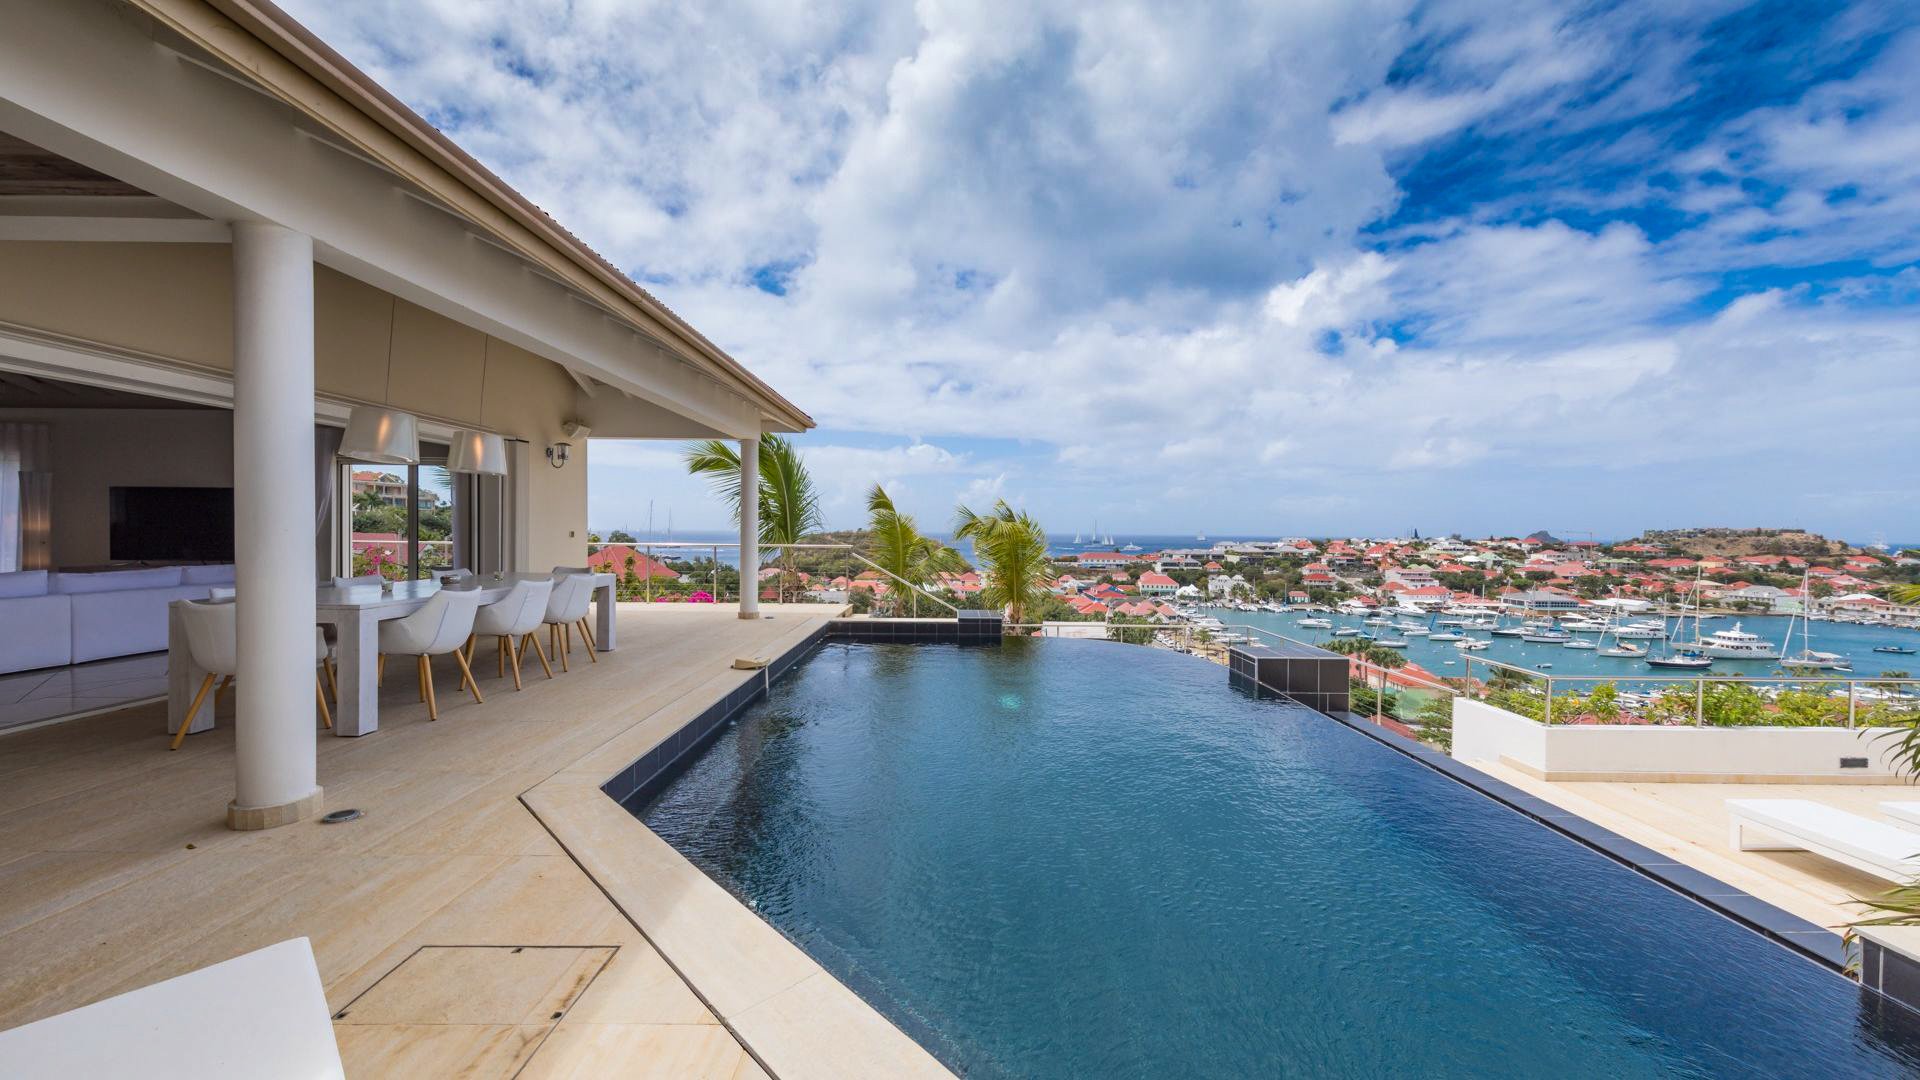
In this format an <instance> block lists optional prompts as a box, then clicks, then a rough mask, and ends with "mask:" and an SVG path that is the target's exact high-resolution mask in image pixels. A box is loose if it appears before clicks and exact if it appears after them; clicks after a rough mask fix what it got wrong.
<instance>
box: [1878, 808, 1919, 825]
mask: <svg viewBox="0 0 1920 1080" xmlns="http://www.w3.org/2000/svg"><path fill="white" fill-rule="evenodd" d="M1880 812H1881V813H1883V814H1885V815H1887V816H1888V817H1890V818H1892V819H1894V820H1895V821H1898V822H1899V823H1900V824H1902V825H1920V802H1883V803H1881V804H1880Z"/></svg>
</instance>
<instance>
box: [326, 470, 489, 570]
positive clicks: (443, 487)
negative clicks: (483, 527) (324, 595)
mask: <svg viewBox="0 0 1920 1080" xmlns="http://www.w3.org/2000/svg"><path fill="white" fill-rule="evenodd" d="M420 458H421V464H419V465H366V464H361V463H357V462H347V463H345V464H344V465H343V467H342V468H343V471H344V472H345V473H346V474H347V475H346V478H345V479H346V488H347V490H348V491H349V492H351V495H350V497H349V500H348V508H349V510H350V512H351V515H352V517H351V522H350V528H349V532H350V539H349V550H350V551H351V552H352V559H351V563H352V565H351V567H350V569H349V573H350V574H351V575H352V576H355V577H358V576H361V575H364V574H379V575H381V576H382V577H385V578H388V579H389V580H393V581H401V580H405V579H407V578H422V577H427V576H430V575H431V574H432V572H433V571H435V570H446V569H451V568H453V567H455V566H459V565H461V564H460V562H459V561H458V558H459V553H458V552H457V551H456V550H455V546H454V525H453V523H454V518H455V515H456V514H458V513H459V507H458V506H457V505H456V503H457V502H458V501H459V492H460V488H461V485H458V484H455V483H454V482H453V477H452V476H451V475H450V474H449V473H448V472H447V467H446V463H447V448H446V446H445V445H444V444H442V443H431V442H425V441H422V442H421V443H420Z"/></svg>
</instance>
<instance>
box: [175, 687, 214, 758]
mask: <svg viewBox="0 0 1920 1080" xmlns="http://www.w3.org/2000/svg"><path fill="white" fill-rule="evenodd" d="M213 679H214V675H213V672H211V671H209V672H207V677H206V678H205V679H202V680H200V692H199V693H197V694H195V695H193V704H191V705H189V706H187V715H186V716H185V717H183V718H182V719H181V721H180V730H179V731H176V732H174V733H173V742H172V744H171V745H169V746H168V747H167V749H169V750H178V749H180V742H181V740H183V739H185V738H186V737H187V729H188V728H190V727H192V726H193V718H194V717H196V716H199V715H200V703H201V702H202V701H205V700H207V691H209V690H211V689H213Z"/></svg>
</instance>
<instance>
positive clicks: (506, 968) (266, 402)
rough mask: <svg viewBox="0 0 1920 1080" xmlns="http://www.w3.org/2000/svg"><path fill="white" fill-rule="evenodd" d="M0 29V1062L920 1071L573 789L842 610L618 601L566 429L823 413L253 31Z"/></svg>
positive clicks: (220, 15)
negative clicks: (376, 569) (382, 562)
mask: <svg viewBox="0 0 1920 1080" xmlns="http://www.w3.org/2000/svg"><path fill="white" fill-rule="evenodd" d="M0 25H3V26H4V27H5V32H4V33H0V691H5V693H4V694H0V802H4V804H5V806H6V816H7V821H8V828H7V840H6V842H5V844H4V854H0V865H4V866H5V869H4V870H0V1073H7V1074H10V1075H12V1074H16V1068H18V1069H20V1070H24V1071H22V1072H20V1073H18V1074H20V1075H27V1074H38V1075H73V1076H80V1075H98V1074H100V1070H101V1069H103V1068H108V1067H111V1068H113V1069H115V1070H120V1069H124V1068H126V1067H127V1062H129V1061H140V1062H143V1063H146V1064H147V1065H149V1066H150V1067H151V1068H153V1069H154V1070H156V1072H155V1073H154V1074H156V1075H158V1074H164V1075H212V1074H225V1073H222V1072H221V1070H220V1068H216V1067H215V1066H214V1065H213V1064H212V1063H214V1062H218V1061H225V1062H228V1063H229V1065H228V1066H226V1068H229V1069H230V1068H231V1064H230V1063H231V1062H233V1061H245V1062H248V1067H249V1068H250V1069H252V1070H253V1072H252V1074H253V1075H302V1076H313V1077H322V1076H339V1075H342V1074H343V1072H351V1073H353V1074H355V1075H368V1076H373V1075H388V1076H406V1075H413V1076H427V1075H456V1074H458V1075H499V1076H508V1075H514V1074H516V1073H518V1072H520V1070H522V1069H525V1068H526V1067H527V1066H528V1063H529V1062H533V1063H534V1064H535V1068H536V1069H545V1070H546V1071H547V1072H549V1073H553V1074H573V1073H575V1072H576V1071H577V1072H578V1073H580V1074H596V1073H604V1072H605V1071H607V1070H612V1071H615V1072H624V1071H628V1065H631V1064H634V1063H648V1062H651V1063H653V1065H654V1066H656V1067H657V1066H659V1063H661V1062H680V1063H681V1065H680V1067H679V1068H678V1069H676V1070H674V1071H675V1072H676V1074H686V1075H692V1074H698V1075H721V1076H748V1075H765V1073H763V1072H762V1071H761V1070H762V1067H763V1066H764V1067H766V1068H769V1069H772V1070H775V1071H777V1072H778V1073H779V1074H780V1075H786V1076H803V1075H822V1076H826V1075H837V1076H847V1075H860V1074H864V1075H874V1076H901V1075H942V1074H944V1070H941V1069H940V1068H939V1066H938V1065H937V1063H936V1062H934V1060H933V1059H932V1058H931V1057H929V1056H928V1055H927V1054H926V1053H925V1051H923V1050H921V1049H920V1048H919V1047H918V1046H917V1045H915V1044H914V1043H913V1042H912V1041H911V1040H909V1039H907V1038H906V1037H905V1036H903V1035H901V1034H900V1032H899V1031H898V1030H897V1029H895V1028H894V1027H893V1026H892V1025H891V1024H889V1023H888V1022H887V1021H885V1020H884V1019H882V1018H881V1017H880V1016H879V1014H877V1013H875V1012H874V1011H873V1010H871V1009H870V1008H868V1007H866V1006H865V1005H864V1004H863V1003H861V1002H860V1001H859V999H858V998H855V997H854V996H853V995H852V994H850V993H848V992H847V991H845V989H844V988H843V987H840V985H839V984H838V983H837V982H835V981H834V980H833V979H832V977H831V976H828V975H826V974H825V972H824V971H822V970H821V969H820V968H819V967H818V965H816V964H814V963H813V962H812V961H811V959H810V958H807V957H806V956H805V955H804V954H802V953H800V952H799V951H798V950H797V949H795V948H794V947H793V946H792V945H791V944H790V943H788V942H786V940H785V939H784V938H781V937H780V936H779V934H778V933H777V932H775V931H773V930H772V929H771V928H770V927H768V926H767V925H766V924H765V923H764V922H762V921H761V920H759V919H758V918H757V917H754V916H753V915H752V914H751V913H750V912H748V911H747V910H746V909H745V908H744V907H742V906H741V905H739V904H738V903H736V902H734V901H733V900H732V899H731V897H728V896H727V895H726V894H725V893H724V892H723V891H721V890H719V889H718V887H717V886H714V885H713V884H712V883H711V882H710V881H709V880H708V879H706V878H705V877H704V876H702V875H701V874H700V873H699V872H698V871H697V870H695V869H694V868H693V867H692V866H691V864H688V863H686V862H685V860H684V859H680V858H679V857H678V856H677V855H675V854H673V853H672V852H671V851H670V850H669V851H666V852H662V851H661V850H660V849H661V848H662V847H664V845H661V844H660V843H659V842H658V841H657V838H653V837H652V834H651V833H650V832H648V830H647V829H646V828H645V827H644V826H642V825H641V824H640V823H639V822H638V820H637V819H634V818H633V817H632V816H631V815H629V814H628V813H627V812H626V811H625V810H624V809H622V808H621V806H620V805H619V804H618V803H616V802H615V801H614V799H613V798H610V797H608V795H607V794H605V793H603V790H602V787H601V785H602V784H608V783H612V782H613V780H617V779H618V778H619V776H620V775H622V770H624V769H626V768H627V766H628V765H629V763H632V762H635V761H637V760H639V759H640V757H641V756H642V755H645V754H646V753H647V752H648V750H649V748H654V749H661V748H662V747H663V746H664V744H663V740H664V739H667V738H668V737H672V736H675V732H676V730H678V725H681V724H684V723H686V722H687V719H686V716H684V715H681V714H676V713H675V712H674V710H675V709H682V710H684V709H686V708H693V709H694V710H695V712H696V713H697V712H698V710H699V709H700V708H702V707H704V706H705V704H706V703H709V702H719V701H722V700H725V699H727V698H728V696H729V695H737V694H738V693H740V692H741V688H742V687H748V686H750V685H754V684H753V680H754V679H755V678H756V677H757V673H756V672H753V671H751V670H736V661H737V660H738V659H739V658H741V657H747V658H751V657H755V656H764V655H767V654H769V653H770V652H771V653H772V654H773V655H779V654H780V652H781V651H782V650H788V649H791V648H793V647H794V642H796V641H802V640H805V638H806V635H808V634H810V633H818V632H819V631H820V630H821V629H823V628H824V627H825V626H826V618H827V617H828V616H831V615H834V614H837V613H839V612H840V611H841V610H843V609H842V608H840V607H838V606H823V605H816V606H811V607H809V606H806V605H781V606H779V607H778V608H777V609H775V610H770V611H768V612H762V611H761V609H760V605H759V601H758V599H757V597H756V595H755V590H753V589H751V588H749V589H745V590H742V594H741V596H740V598H739V602H738V607H737V609H732V608H728V607H723V606H719V605H712V604H708V605H696V604H673V605H632V604H622V605H619V609H618V610H617V611H616V610H615V606H614V605H613V603H612V599H613V597H612V588H611V575H605V574H602V575H598V576H596V575H593V574H592V573H590V572H588V571H587V570H586V569H585V566H586V563H587V462H588V459H589V457H590V456H591V454H592V450H591V446H590V444H589V442H588V437H589V435H591V436H592V437H593V438H595V439H599V438H609V437H610V438H650V439H674V440H681V439H688V438H717V439H725V440H731V441H735V442H737V444H738V446H739V448H740V450H741V457H742V459H743V472H744V473H745V476H744V477H743V481H744V482H745V483H746V484H747V485H749V487H751V486H752V485H753V484H755V482H756V481H755V476H754V473H755V468H756V463H757V460H758V455H757V450H758V445H759V440H760V438H761V436H762V435H763V434H764V433H769V432H800V431H805V430H807V429H808V428H810V427H811V426H812V421H811V419H810V418H809V417H808V416H807V414H806V413H805V412H803V411H801V409H800V408H799V407H798V406H796V405H795V404H794V403H793V402H791V401H789V400H788V399H787V398H786V397H784V396H783V395H782V394H781V393H779V392H777V391H776V390H775V389H774V388H772V387H770V386H768V385H767V384H766V383H764V382H762V381H761V380H760V379H759V378H757V377H756V376H755V375H754V374H753V373H752V372H751V371H749V370H748V369H747V368H746V367H745V366H743V365H742V364H741V363H740V362H739V361H738V360H736V359H735V358H733V357H732V356H730V355H728V354H727V352H726V351H725V350H724V349H722V348H721V347H720V346H719V345H717V344H715V342H714V340H713V339H712V338H710V337H708V336H707V335H705V334H703V333H701V332H700V331H699V330H697V329H695V328H694V327H693V326H691V325H689V324H688V323H687V322H686V321H685V320H684V319H682V318H680V317H679V316H678V315H676V314H675V313H674V312H672V311H670V310H668V309H667V308H666V307H665V306H664V305H663V304H661V303H660V302H659V301H658V300H657V299H655V298H654V297H653V296H651V295H649V294H648V293H647V292H646V291H645V290H643V289H641V288H640V287H639V286H638V285H636V284H635V283H634V282H633V281H632V280H630V279H629V278H628V277H627V276H626V274H625V273H623V272H622V270H621V269H620V268H618V267H616V266H614V265H612V264H611V263H609V262H608V261H607V260H605V259H603V258H601V257H600V256H599V255H597V254H595V252H593V251H592V250H591V249H589V248H588V247H587V246H586V245H585V244H584V243H582V241H581V240H580V239H579V238H577V237H575V236H574V235H573V234H572V233H570V232H568V231H567V230H566V229H565V228H563V227H562V226H561V225H560V224H559V223H558V222H556V221H554V220H553V219H552V218H550V217H548V216H547V215H546V214H545V213H543V212H542V211H541V210H540V209H539V208H538V207H536V206H535V205H534V204H533V203H532V202H531V201H529V199H528V198H527V197H526V196H524V195H522V194H521V193H519V192H517V191H515V190H514V189H513V188H512V187H510V186H508V185H507V184H506V183H505V182H504V181H502V180H501V179H500V178H499V177H498V176H496V175H494V174H493V173H491V172H489V171H488V170H487V169H486V168H485V167H484V166H482V165H481V164H480V163H479V162H477V161H476V160H474V158H472V157H471V156H469V155H468V154H467V153H465V152H464V151H462V150H461V149H460V148H459V147H458V146H456V145H454V144H453V143H452V142H451V141H449V140H448V139H447V138H446V137H445V136H443V135H442V134H441V133H440V132H439V131H437V130H436V129H435V128H434V126H433V125H432V124H430V123H428V122H427V121H426V120H424V119H423V118H421V117H420V116H419V115H417V114H415V113H414V112H412V111H411V110H410V109H408V108H407V107H406V106H405V105H403V104H402V103H401V102H399V101H398V100H397V99H395V98H394V96H393V95H392V94H390V93H388V92H387V91H385V90H384V89H382V88H381V87H379V86H377V85H375V84H374V83H373V82H372V81H371V80H369V79H368V77H367V76H366V75H364V74H363V73H361V72H360V71H359V70H357V69H356V68H354V67H353V66H352V65H351V64H349V63H348V62H347V61H345V60H344V59H342V58H341V57H340V56H339V55H338V54H337V53H335V52H334V51H333V50H331V49H330V48H329V47H328V46H327V45H326V44H325V43H324V42H322V41H320V40H318V39H317V38H316V37H314V36H313V35H312V34H311V33H310V32H308V31H307V30H306V29H305V28H303V27H301V26H300V25H298V24H297V23H295V22H294V21H293V20H292V19H290V18H289V17H287V16H286V15H285V14H284V13H282V12H280V11H279V10H278V9H276V8H274V7H273V6H272V5H271V4H266V3H256V2H251V0H63V2H51V0H37V2H36V0H3V2H0ZM356 469H358V470H375V471H378V472H380V473H386V474H391V475H392V476H394V477H396V478H398V479H399V480H400V481H401V482H403V483H404V485H406V487H408V488H410V489H411V490H412V492H413V494H414V497H413V498H408V497H407V495H406V493H405V492H404V491H403V492H402V493H401V495H400V497H399V499H398V502H397V504H395V505H397V506H399V507H400V508H402V509H403V510H408V509H409V508H411V510H410V512H409V513H408V515H407V522H408V523H407V529H408V530H410V531H411V530H415V529H417V516H418V515H417V513H415V512H411V511H417V508H418V505H419V503H420V501H421V499H420V497H419V492H420V491H421V485H422V483H423V480H422V473H423V472H426V471H429V470H431V471H433V474H434V475H435V476H436V477H437V476H440V475H441V474H440V472H439V470H441V469H444V470H446V472H445V475H446V476H447V477H449V478H450V484H451V503H452V515H453V522H454V524H453V530H452V537H451V539H450V540H449V541H448V542H447V546H446V548H445V549H444V550H445V551H446V553H447V554H448V557H447V558H446V560H445V563H444V564H442V565H432V566H429V565H421V564H420V556H419V555H418V554H415V555H413V556H410V557H409V558H410V560H411V561H409V562H408V563H407V564H406V565H404V566H388V567H386V568H384V570H383V571H382V572H383V574H384V576H385V577H386V578H387V579H388V580H389V583H390V584H389V585H388V586H384V587H383V586H382V585H381V584H380V583H379V580H378V579H377V578H375V579H372V580H371V581H370V582H368V583H356V582H352V581H343V582H336V580H335V579H347V578H352V577H354V576H355V575H356V574H357V573H358V572H360V571H361V570H363V569H364V567H362V566H360V565H357V564H356V561H355V559H354V556H353V550H352V545H351V544H350V543H349V534H350V531H351V526H350V518H351V503H352V499H351V498H350V493H351V485H352V480H351V474H352V472H353V471H355V470H356ZM389 486H392V485H389ZM429 505H430V506H431V505H434V504H431V503H429ZM753 510H754V501H753V500H751V499H749V500H747V505H746V511H747V512H746V513H745V514H744V515H743V517H744V519H745V520H743V521H742V522H741V529H740V541H739V561H740V564H741V567H742V571H743V573H742V576H741V579H742V580H744V581H748V582H751V581H754V580H757V577H758V574H757V573H756V570H757V564H758V554H757V547H756V537H757V535H758V529H757V523H756V521H755V520H754V518H755V514H754V512H753ZM402 539H411V538H409V537H403V538H402ZM405 547H406V549H407V550H411V551H414V552H416V553H417V552H419V551H420V550H422V549H421V547H420V546H419V545H405ZM435 550H436V551H439V550H442V549H435ZM459 571H464V572H465V574H464V576H463V575H462V574H460V573H459ZM446 574H451V575H452V582H451V583H450V584H449V585H448V586H443V585H442V584H441V583H440V582H439V581H438V580H437V579H438V578H439V577H440V576H442V575H446ZM395 579H397V581H396V580H395ZM603 579H604V580H603ZM562 597H564V598H565V599H564V601H563V600H562V599H561V598H562ZM508 598H511V605H510V607H509V604H508ZM563 609H564V610H563ZM415 611H418V612H423V613H431V614H430V615H429V614H423V615H422V616H421V618H422V619H427V618H432V619H434V620H435V621H434V622H432V623H421V622H419V620H416V619H415V618H414V617H413V616H412V615H410V614H407V613H408V612H415ZM489 612H491V613H492V614H488V613H489ZM596 612H597V622H596V614H595V613H596ZM462 613H464V616H462ZM461 617H464V618H465V620H466V621H465V622H464V623H460V622H459V620H460V618H461ZM415 623H419V625H414V624H415ZM455 624H458V625H455ZM222 627H224V629H222ZM449 627H452V628H453V629H454V630H457V631H458V632H457V634H453V633H452V632H451V631H450V630H449V629H448V628H449ZM468 627H471V628H473V629H472V635H473V640H474V645H475V646H477V652H476V654H475V655H474V657H473V660H472V663H471V664H469V663H468V662H467V658H466V656H465V655H463V652H462V650H461V648H460V645H461V642H462V641H463V640H465V639H467V638H468V636H469V631H468V629H467V628H468ZM208 628H210V629H208ZM529 628H530V629H538V630H539V631H540V632H539V633H532V632H527V633H525V634H524V637H523V636H522V633H521V631H522V630H523V629H529ZM616 630H617V633H618V642H617V646H616V640H615V635H616ZM467 651H474V650H473V649H469V650H467ZM531 652H538V653H539V656H538V659H537V660H536V659H534V658H532V657H531V656H530V653H531ZM496 653H497V656H496V655H492V654H496ZM414 654H417V655H414ZM509 654H512V655H513V657H514V660H515V662H516V663H515V665H514V667H515V670H514V671H513V672H512V673H511V677H509V671H508V668H509V665H508V663H507V657H508V655H509ZM382 661H395V662H390V663H388V662H382ZM549 661H550V667H551V672H550V673H547V674H543V673H542V671H541V668H542V666H543V665H548V664H549ZM202 676H204V681H203V679H202ZM221 676H224V678H220V677H221ZM216 679H219V681H218V685H217V688H216ZM229 686H230V687H231V689H229ZM196 687H198V690H199V692H198V694H197V695H196V694H195V692H194V691H195V688H196ZM189 701H190V702H191V703H190V704H189ZM203 702H205V703H206V704H205V705H204V707H203ZM435 721H437V722H435ZM329 729H330V730H329ZM189 736H190V737H189ZM170 747H172V748H174V752H169V748H170ZM610 778H612V779H610ZM333 810H342V811H350V813H348V814H347V815H345V816H346V817H348V818H349V819H351V820H349V821H348V822H347V823H345V824H339V825H330V824H328V825H323V824H320V823H319V819H320V817H321V815H323V814H326V813H327V812H328V811H333ZM649 860H650V861H649ZM663 890H664V891H663ZM276 943H277V944H276ZM267 946H272V947H271V948H266V947H267ZM177 976H181V977H184V980H183V981H181V982H167V981H165V980H170V979H174V978H175V977H177ZM814 976H818V978H814ZM802 985H804V987H805V988H806V989H805V990H804V992H795V993H788V991H790V990H793V988H795V987H796V986H802ZM129 991H132V993H129ZM435 1002H439V1003H440V1004H434V1003H435ZM753 1004H761V1005H765V1006H766V1007H765V1008H763V1009H762V1010H760V1011H759V1012H756V1013H753V1014H752V1015H749V1014H748V1006H749V1005H753ZM349 1006H351V1007H349ZM449 1009H450V1010H451V1012H449ZM75 1010H79V1011H75ZM334 1014H337V1018H336V1019H333V1020H330V1019H329V1016H330V1015H334ZM450 1018H451V1019H450ZM36 1021H44V1022H43V1023H35V1022H36ZM22 1025H25V1026H22ZM826 1033H831V1037H830V1039H828V1038H827V1035H826ZM109 1063H111V1064H110V1066H109ZM196 1063H197V1064H196ZM622 1063H628V1064H627V1065H623V1064H622Z"/></svg>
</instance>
